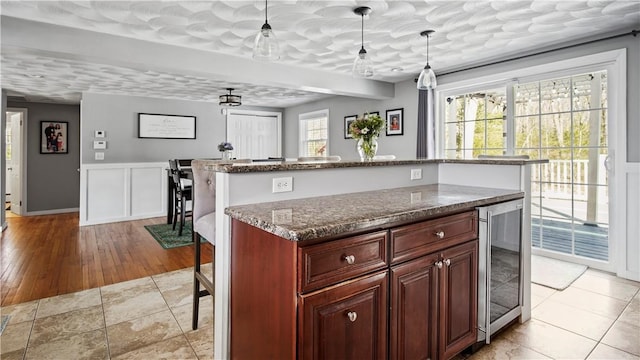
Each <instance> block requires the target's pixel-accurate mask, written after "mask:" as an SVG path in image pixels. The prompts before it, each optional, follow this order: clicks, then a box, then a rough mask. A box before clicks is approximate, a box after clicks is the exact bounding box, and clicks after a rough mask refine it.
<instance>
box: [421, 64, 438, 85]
mask: <svg viewBox="0 0 640 360" xmlns="http://www.w3.org/2000/svg"><path fill="white" fill-rule="evenodd" d="M437 86H438V82H437V81H436V73H434V72H433V70H432V69H431V66H429V64H427V66H425V67H424V69H422V72H420V76H419V77H418V90H433V89H435V88H436V87H437Z"/></svg>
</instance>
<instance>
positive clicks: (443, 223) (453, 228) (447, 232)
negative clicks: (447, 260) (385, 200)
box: [391, 211, 478, 264]
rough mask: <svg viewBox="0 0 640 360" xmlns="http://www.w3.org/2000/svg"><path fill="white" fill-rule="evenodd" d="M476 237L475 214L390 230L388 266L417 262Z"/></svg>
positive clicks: (453, 216) (469, 213) (454, 216)
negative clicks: (414, 259)
mask: <svg viewBox="0 0 640 360" xmlns="http://www.w3.org/2000/svg"><path fill="white" fill-rule="evenodd" d="M477 237H478V215H477V212H476V211H469V212H466V213H462V214H456V215H450V216H445V217H442V218H439V219H434V220H428V221H424V222H421V223H418V224H412V225H407V226H402V227H398V228H395V229H393V230H391V263H392V264H394V263H398V262H400V261H405V260H409V259H413V258H417V257H419V256H422V255H425V254H429V253H432V252H435V251H440V250H443V249H445V248H448V247H450V246H453V245H457V244H460V243H463V242H465V241H468V240H473V239H475V238H477Z"/></svg>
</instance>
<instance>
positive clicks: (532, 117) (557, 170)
mask: <svg viewBox="0 0 640 360" xmlns="http://www.w3.org/2000/svg"><path fill="white" fill-rule="evenodd" d="M441 99H442V100H443V101H442V102H441V106H442V109H443V110H444V111H441V114H442V115H441V116H442V117H441V119H440V121H441V124H443V125H444V126H443V131H442V133H441V134H442V138H441V141H440V143H441V144H442V145H441V146H442V154H443V155H444V157H446V158H453V159H471V158H477V157H478V156H480V155H528V156H529V157H530V158H532V159H549V163H548V164H537V165H533V166H532V208H531V215H532V224H531V226H532V234H531V235H532V245H533V247H534V249H536V251H537V252H546V253H547V254H551V255H552V256H555V257H559V258H564V259H567V260H572V261H574V262H579V263H585V264H588V265H590V266H595V267H600V268H603V269H604V268H607V267H608V265H609V259H610V251H611V246H610V244H609V179H608V176H607V169H606V164H607V161H608V155H609V149H608V145H609V141H608V109H607V100H608V99H607V72H606V71H592V72H588V73H580V74H574V75H570V76H563V77H554V78H550V79H545V80H537V81H530V82H522V83H518V82H517V81H512V82H509V83H507V84H503V85H502V86H494V87H490V88H487V89H484V90H483V89H477V88H471V89H469V90H466V91H464V90H461V91H458V92H453V93H449V94H447V95H446V96H443V97H441ZM599 264H600V265H599Z"/></svg>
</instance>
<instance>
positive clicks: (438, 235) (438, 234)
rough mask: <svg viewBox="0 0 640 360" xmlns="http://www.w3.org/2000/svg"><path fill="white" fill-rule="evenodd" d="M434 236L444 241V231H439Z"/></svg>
mask: <svg viewBox="0 0 640 360" xmlns="http://www.w3.org/2000/svg"><path fill="white" fill-rule="evenodd" d="M434 235H435V236H437V237H438V239H444V231H442V230H440V231H438V232H437V233H435V234H434Z"/></svg>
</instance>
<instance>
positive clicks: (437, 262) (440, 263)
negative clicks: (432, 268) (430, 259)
mask: <svg viewBox="0 0 640 360" xmlns="http://www.w3.org/2000/svg"><path fill="white" fill-rule="evenodd" d="M436 266H437V267H438V269H442V261H436Z"/></svg>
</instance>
